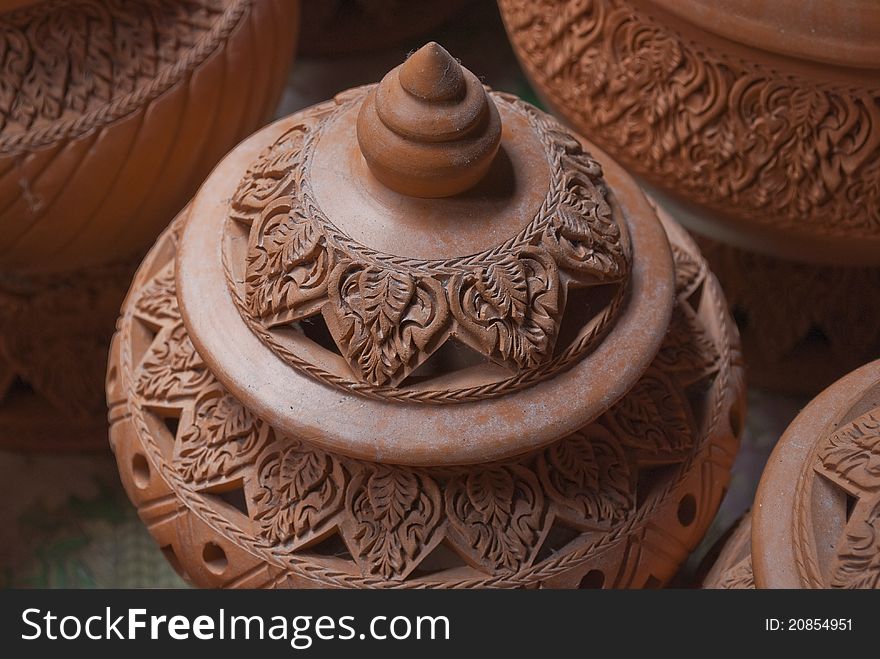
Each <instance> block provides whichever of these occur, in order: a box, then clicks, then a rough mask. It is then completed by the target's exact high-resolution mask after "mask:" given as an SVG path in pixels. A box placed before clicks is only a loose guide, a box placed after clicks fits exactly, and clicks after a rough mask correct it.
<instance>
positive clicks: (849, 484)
mask: <svg viewBox="0 0 880 659" xmlns="http://www.w3.org/2000/svg"><path fill="white" fill-rule="evenodd" d="M878 455H880V361H876V362H872V363H871V364H868V365H867V366H863V367H862V368H860V369H858V370H857V371H854V372H853V373H851V374H849V375H848V376H846V377H844V378H843V379H841V380H839V381H838V382H836V383H835V384H833V385H832V386H831V387H829V388H828V389H826V390H825V391H824V392H823V393H822V394H820V395H819V396H818V397H817V398H815V399H814V400H813V401H812V402H811V403H810V404H809V405H808V406H807V407H806V408H804V410H803V411H802V412H801V413H800V414H799V415H798V417H797V418H796V419H795V420H794V422H792V424H791V425H790V426H789V427H788V429H787V430H786V432H785V434H784V435H783V436H782V438H781V439H780V440H779V443H778V444H777V445H776V448H775V449H774V451H773V453H772V455H771V456H770V460H769V462H768V463H767V467H766V469H765V471H764V475H763V476H762V477H761V484H760V486H759V488H758V492H757V495H756V498H755V506H754V508H753V516H752V563H753V567H754V577H755V585H756V586H757V587H758V588H831V587H839V588H877V587H878V586H880V571H878V567H877V566H878V558H880V542H878V540H880V533H878V529H880V462H878Z"/></svg>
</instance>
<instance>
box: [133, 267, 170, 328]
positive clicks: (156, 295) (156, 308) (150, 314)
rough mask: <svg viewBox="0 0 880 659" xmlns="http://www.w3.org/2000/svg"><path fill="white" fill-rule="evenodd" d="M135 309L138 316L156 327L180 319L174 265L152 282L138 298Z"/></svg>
mask: <svg viewBox="0 0 880 659" xmlns="http://www.w3.org/2000/svg"><path fill="white" fill-rule="evenodd" d="M134 308H135V314H136V315H137V316H139V317H140V318H143V319H145V320H147V321H149V322H151V323H153V324H155V325H163V324H167V322H168V321H177V320H179V319H180V309H179V308H178V306H177V284H176V282H175V279H174V265H173V264H169V265H168V266H167V267H166V268H165V269H164V270H163V271H162V272H161V273H160V274H159V275H158V276H157V277H155V278H154V279H152V280H150V283H149V284H147V285H146V286H145V287H144V288H143V290H142V291H141V293H140V295H139V296H138V299H137V302H136V303H135V307H134Z"/></svg>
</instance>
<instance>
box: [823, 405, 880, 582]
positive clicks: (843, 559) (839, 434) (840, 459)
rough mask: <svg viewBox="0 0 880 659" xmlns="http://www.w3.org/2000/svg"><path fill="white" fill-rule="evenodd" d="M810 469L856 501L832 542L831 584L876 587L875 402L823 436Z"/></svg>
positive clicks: (879, 544) (879, 558) (879, 545)
mask: <svg viewBox="0 0 880 659" xmlns="http://www.w3.org/2000/svg"><path fill="white" fill-rule="evenodd" d="M815 469H816V471H817V472H818V473H820V474H822V475H823V476H825V477H827V478H829V479H830V480H832V481H834V482H835V483H837V484H838V485H840V486H841V487H842V488H843V489H844V490H846V491H847V493H849V494H850V495H852V496H855V497H857V499H858V501H857V502H856V504H855V505H854V506H853V509H852V511H851V513H850V514H849V517H848V519H847V521H846V526H845V528H844V530H843V533H842V535H841V537H840V538H839V540H838V541H837V544H836V547H837V555H836V558H835V560H834V563H833V564H832V566H831V568H830V574H831V586H832V587H834V588H880V407H878V408H875V409H872V410H870V411H868V412H866V413H864V414H862V415H861V416H859V417H858V418H856V419H854V420H852V421H850V422H849V423H847V424H846V425H845V426H843V427H842V428H840V429H839V430H837V431H836V432H834V433H832V434H831V435H829V436H828V437H827V438H825V439H824V440H822V442H821V443H820V445H819V447H818V450H817V452H816V464H815Z"/></svg>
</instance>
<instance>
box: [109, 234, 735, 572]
mask: <svg viewBox="0 0 880 659" xmlns="http://www.w3.org/2000/svg"><path fill="white" fill-rule="evenodd" d="M166 240H167V238H166ZM688 249H691V248H688ZM687 253H690V252H687ZM154 258H155V257H154ZM679 262H681V263H685V262H686V259H683V257H682V256H681V255H679V256H678V257H677V258H676V264H677V265H678V264H679ZM148 263H149V260H148ZM696 265H697V266H698V267H696V268H690V269H688V268H679V269H678V277H677V282H676V284H677V285H676V291H677V298H678V304H679V305H681V307H682V309H683V310H685V309H686V310H689V311H690V312H694V314H695V307H697V308H698V307H699V306H701V304H703V303H704V302H706V303H708V302H711V303H712V304H714V305H716V306H717V308H718V309H719V310H720V309H721V307H720V306H718V305H719V302H718V299H717V297H713V296H708V297H706V299H705V300H704V299H703V297H704V295H705V294H704V293H703V292H702V291H705V290H706V289H707V288H711V287H706V286H705V283H706V281H707V279H706V278H707V277H710V275H709V274H708V273H707V271H706V270H705V267H703V266H702V264H701V262H700V261H699V260H698V259H697V260H696ZM150 270H151V271H152V272H155V274H153V275H151V276H149V277H145V276H144V275H141V279H140V280H139V283H136V285H135V288H134V289H133V290H134V293H133V295H132V296H131V297H130V299H129V301H128V303H127V304H128V306H127V308H128V309H129V311H128V312H126V316H124V317H123V322H122V325H121V327H122V330H121V332H122V333H121V334H120V337H121V338H122V342H117V344H116V345H117V346H123V347H122V352H121V353H116V356H115V357H114V360H115V361H114V363H119V364H120V365H121V367H122V369H123V373H124V374H127V375H125V376H124V379H125V380H126V381H127V383H128V384H127V391H128V393H127V396H128V403H126V407H127V409H128V410H129V412H130V416H131V419H132V420H131V422H130V423H133V424H134V425H133V426H127V427H129V428H131V430H130V431H125V430H124V428H123V429H122V430H119V429H117V430H115V431H114V433H116V434H117V435H118V439H117V440H116V450H117V457H119V459H120V467H121V468H122V469H123V471H125V469H127V468H129V467H128V465H130V464H131V462H130V460H128V459H127V458H124V457H122V455H123V453H124V451H127V450H132V449H133V450H146V451H148V453H149V454H150V456H151V458H150V459H151V460H152V461H154V463H155V464H156V465H159V466H160V468H161V470H162V472H161V473H162V478H163V479H164V480H165V481H166V482H167V483H168V484H169V485H168V487H169V488H172V489H171V490H169V491H170V492H172V493H173V494H174V496H175V497H177V499H178V503H177V504H175V505H177V506H179V507H180V508H181V510H184V511H185V513H184V514H183V515H182V516H181V518H180V520H181V521H180V522H176V521H171V522H169V521H168V518H165V517H163V518H161V520H158V521H157V522H156V523H157V526H155V527H154V526H151V530H152V531H153V532H154V533H156V534H160V535H161V533H164V531H160V529H159V526H161V525H167V524H177V523H180V524H184V523H185V524H189V523H190V522H184V521H183V520H187V519H190V520H195V519H196V517H198V519H200V520H205V523H207V524H209V525H210V526H211V527H212V528H218V529H223V531H222V533H221V536H220V537H222V542H221V540H217V541H218V542H221V544H222V543H229V542H231V543H234V544H236V545H240V546H242V547H243V548H245V549H246V550H247V552H248V555H254V556H255V557H259V558H255V559H254V560H257V561H258V565H259V564H260V562H265V563H266V564H270V565H273V566H276V567H273V568H272V569H273V570H275V569H283V570H286V571H290V572H291V573H297V574H299V573H302V574H308V575H310V576H309V577H308V578H309V579H313V580H315V581H313V582H317V583H320V584H322V585H345V584H348V585H364V584H374V585H375V584H380V585H389V584H398V585H407V584H416V585H425V584H427V585H435V586H437V585H440V586H444V585H457V586H472V585H473V586H477V585H492V584H506V585H509V584H515V583H518V584H520V585H536V584H540V583H541V580H542V579H545V578H552V576H553V575H554V574H556V573H557V572H558V571H560V570H563V571H564V568H563V566H565V565H579V564H580V563H581V562H583V561H588V560H591V559H590V557H591V556H593V555H594V554H595V552H599V551H600V550H601V551H604V552H606V553H607V551H608V546H606V545H607V543H612V544H613V542H614V541H613V538H616V537H621V536H628V534H631V533H636V534H638V533H642V532H643V531H633V530H631V527H632V526H633V525H636V527H637V528H639V529H644V528H645V527H644V526H642V525H644V524H645V521H644V520H645V517H646V516H647V517H650V507H651V506H655V505H659V504H658V503H657V502H658V501H661V500H665V498H666V497H668V496H672V495H669V493H668V492H666V491H665V490H664V489H662V488H659V489H657V491H652V492H650V493H645V492H641V493H640V492H639V491H638V485H637V483H638V478H637V475H638V472H639V470H640V469H642V468H644V467H651V466H653V464H654V460H653V459H652V458H651V457H650V450H649V446H651V444H650V442H651V441H653V440H651V438H650V437H639V435H638V433H640V432H642V428H641V427H640V426H638V420H640V419H642V418H644V417H645V416H646V415H648V416H651V418H652V421H651V422H652V423H653V424H655V425H656V426H659V427H661V430H660V431H659V437H661V438H662V441H661V440H657V442H656V443H657V444H662V446H661V448H662V447H665V446H666V445H667V444H668V445H669V446H670V447H671V449H670V450H669V451H667V453H666V454H664V456H663V457H662V459H663V461H665V462H668V463H670V464H676V465H678V466H679V468H680V469H681V470H682V473H683V474H684V473H689V472H688V469H690V467H689V465H690V464H691V461H692V460H693V459H694V456H696V455H702V454H701V453H699V452H700V451H702V450H703V449H702V448H701V446H704V445H705V442H707V441H709V440H708V437H709V435H707V434H706V433H705V432H697V431H696V430H695V429H694V427H693V426H692V425H686V427H685V426H684V425H683V424H685V423H686V420H689V419H691V418H693V416H694V412H692V411H691V403H690V402H689V401H688V399H687V398H686V397H685V396H684V395H683V394H682V392H683V391H684V388H685V387H687V386H689V385H690V384H691V383H693V382H699V383H701V384H702V385H703V386H705V387H706V388H707V389H708V390H711V389H712V388H713V387H716V386H717V387H720V388H719V389H718V393H717V394H715V395H716V396H722V397H726V396H727V395H728V389H727V385H726V384H725V382H726V378H727V377H728V376H729V369H730V362H729V361H728V359H729V358H725V356H724V355H726V354H728V353H727V352H726V350H727V348H726V347H725V345H726V343H725V342H726V341H727V339H726V335H723V334H722V338H721V339H714V340H713V339H712V337H714V335H713V334H711V333H708V334H707V337H709V338H708V339H707V340H708V341H709V343H710V344H711V345H712V346H713V349H712V350H711V351H710V352H711V354H707V355H705V358H704V359H702V360H700V359H695V360H692V362H693V363H692V364H691V365H690V366H689V368H688V369H684V370H682V369H676V368H673V367H671V366H670V367H668V368H667V367H666V366H664V365H663V363H662V361H658V363H657V364H655V366H654V367H652V369H651V371H650V372H649V373H648V374H647V376H646V378H647V380H646V381H647V382H648V383H649V384H646V385H644V388H645V391H646V392H645V393H644V394H643V395H642V394H639V395H638V396H637V397H636V399H635V402H632V401H628V400H627V399H624V400H623V401H621V402H620V403H619V404H618V405H617V406H615V407H614V408H612V410H610V411H609V412H607V413H606V414H605V415H603V416H601V417H600V418H599V419H597V420H596V421H595V422H594V423H593V424H590V425H589V426H587V427H586V428H584V429H583V430H581V431H579V432H577V433H575V434H573V435H571V436H570V437H567V438H565V439H564V440H562V441H560V442H557V443H555V444H553V445H551V446H548V447H546V448H544V449H542V450H539V451H536V452H533V453H531V454H528V455H524V456H520V457H517V458H511V459H507V460H504V461H501V462H496V463H492V464H488V465H479V466H475V467H455V468H453V467H442V468H441V467H438V468H424V469H416V468H409V467H400V466H391V465H382V464H377V463H372V462H366V461H362V460H355V459H351V458H347V457H345V456H341V455H332V454H329V453H327V452H326V451H323V450H320V449H318V448H316V447H314V446H312V445H310V444H308V443H307V442H305V441H300V440H299V439H297V438H288V437H280V436H276V434H275V432H274V431H273V430H272V429H271V428H270V427H268V426H267V425H266V424H264V423H263V422H261V421H260V420H258V419H256V418H255V417H253V415H252V414H250V412H248V411H247V410H246V409H245V408H243V407H242V406H241V405H240V404H239V403H238V402H237V401H236V400H235V399H234V398H232V397H231V396H230V395H229V393H228V392H226V391H225V390H224V389H223V388H222V386H221V385H220V384H219V383H218V382H217V381H216V380H215V379H214V376H213V375H212V374H211V373H210V372H209V371H208V370H207V369H206V368H205V365H204V363H203V362H202V361H201V359H200V358H199V357H198V355H197V353H195V351H194V350H193V348H192V344H191V342H190V341H189V339H188V338H187V337H186V334H185V332H184V331H182V323H181V320H180V312H179V310H178V308H177V306H176V302H175V301H174V299H175V295H174V276H173V267H172V264H170V263H169V264H168V265H167V266H166V267H164V268H162V267H160V268H150ZM389 287H390V284H389ZM395 290H400V291H402V294H401V295H400V296H399V297H400V298H401V299H405V298H406V296H407V295H410V299H411V298H412V297H415V296H416V295H417V291H415V290H413V289H409V288H406V287H403V286H401V287H399V288H398V289H395ZM711 290H713V291H715V290H717V289H714V288H712V289H711ZM486 294H487V296H489V297H490V298H491V297H492V296H493V295H495V296H496V299H497V300H498V301H497V302H496V304H498V305H500V306H502V307H503V306H504V305H509V307H510V308H511V309H512V308H514V307H515V306H516V305H517V304H518V302H517V296H518V295H519V293H516V292H514V291H511V290H505V289H503V288H499V289H498V290H497V291H496V292H495V293H489V292H488V291H487V293H486ZM505 296H506V297H505ZM519 299H520V300H521V297H520V298H519ZM360 304H362V305H363V306H362V307H361V309H362V310H365V309H367V308H372V307H368V305H366V304H365V303H362V302H361V303H360ZM381 313H388V314H391V313H396V312H394V311H393V305H392V309H391V310H388V311H385V312H380V313H379V315H375V314H374V317H373V320H372V322H374V323H377V324H381V323H383V322H387V323H389V326H391V325H390V324H391V323H392V322H393V321H394V318H391V319H383V318H382V317H381ZM694 318H696V315H695V316H694ZM694 322H695V323H696V324H697V325H698V326H700V327H701V328H702V329H705V330H706V331H707V332H708V328H706V327H704V326H703V325H702V324H701V323H700V321H699V320H698V319H697V320H694ZM139 324H140V325H141V328H145V327H146V328H149V329H150V330H151V332H152V333H153V334H154V336H153V338H152V340H151V343H150V345H148V346H146V347H145V348H143V354H142V355H141V354H140V351H139V350H138V348H137V347H138V346H139V345H140V339H136V337H138V336H141V335H142V331H141V330H140V329H139V330H138V331H137V332H133V330H134V329H136V328H137V326H138V325H139ZM674 327H675V329H674V330H673V331H674V332H678V331H690V326H689V325H687V324H678V325H676V326H674ZM126 337H128V338H126ZM132 339H136V340H132ZM685 343H687V342H686V340H683V339H682V338H681V337H671V336H670V337H669V338H668V339H667V342H666V344H665V345H664V348H668V347H669V346H680V345H683V344H685ZM125 345H131V346H132V348H134V352H130V353H129V352H127V349H126V348H125V347H124V346H125ZM120 357H121V361H119V360H120ZM126 364H127V365H126ZM163 364H165V365H166V366H163ZM172 364H173V366H172ZM699 364H702V365H703V370H702V372H701V373H700V374H697V373H696V372H695V370H694V369H696V368H698V365H699ZM719 378H722V380H721V381H720V382H719ZM741 393H742V392H741V391H740V392H739V393H738V394H737V396H736V397H738V396H739V395H741ZM724 399H726V398H722V399H721V400H724ZM711 400H718V399H714V398H712V397H708V398H707V399H706V401H705V403H700V405H707V406H708V405H710V401H711ZM711 404H712V405H713V406H717V405H718V403H717V402H716V403H711ZM675 405H680V406H684V407H685V408H686V410H687V411H686V412H682V411H681V410H676V409H675ZM641 406H647V408H648V411H647V412H645V411H643V410H641V409H640V407H641ZM174 410H177V414H179V417H180V424H179V429H178V431H177V433H176V436H175V437H174V449H173V459H172V460H169V459H167V458H164V457H163V455H167V453H165V452H166V451H167V450H168V449H167V447H163V445H162V444H161V442H159V440H157V439H156V438H155V437H152V436H151V434H150V431H149V430H148V426H147V425H144V424H145V423H146V421H147V420H148V418H149V417H150V415H153V416H155V415H157V414H160V413H161V414H166V415H167V414H169V413H172V412H173V411H174ZM723 416H726V413H725V414H723ZM139 419H141V420H140V421H139ZM120 423H123V422H120ZM125 423H129V421H125ZM688 423H689V422H688ZM624 426H625V428H626V429H625V430H623V429H622V428H624ZM707 432H708V431H707ZM713 432H716V431H713ZM120 433H121V434H120ZM126 433H134V434H126ZM681 433H683V434H682V436H681V437H679V436H678V434H681ZM646 441H648V442H649V443H647V444H646V443H645V442H646ZM713 441H716V440H713ZM717 441H722V442H723V443H725V445H726V444H728V443H731V442H733V441H735V440H734V439H733V438H732V437H730V436H729V435H724V436H723V438H720V439H718V440H717ZM137 447H143V448H137ZM725 450H727V451H730V447H729V446H728V447H727V449H725ZM731 455H732V452H731ZM727 468H729V465H728V466H727V467H726V468H725V469H727ZM724 473H726V471H725V472H724ZM681 477H682V478H683V476H681ZM723 480H724V479H723V478H721V477H720V476H719V475H718V474H715V475H713V476H712V483H713V485H712V487H713V488H715V490H718V491H717V492H716V495H717V496H716V498H715V499H713V501H714V503H712V504H711V505H712V506H714V505H716V504H717V498H718V497H720V487H721V483H722V481H723ZM236 487H240V488H241V490H242V491H243V494H244V496H245V499H246V509H245V510H243V511H242V512H244V514H246V515H247V517H248V518H249V519H247V522H248V526H242V521H241V515H239V514H237V513H236V514H235V515H233V514H232V513H230V512H229V510H228V506H219V505H218V504H216V503H215V499H213V498H209V497H208V496H207V495H206V494H204V493H213V492H218V491H228V490H229V488H236ZM670 487H671V486H670ZM713 491H714V490H713ZM129 493H130V495H131V496H132V497H133V499H134V500H135V501H138V502H141V506H142V507H141V511H142V514H143V515H146V517H145V519H147V518H151V516H152V515H153V514H154V513H153V510H154V509H153V508H152V507H151V506H152V504H151V503H149V499H144V498H143V497H144V494H143V492H142V491H141V490H137V489H134V490H132V489H130V490H129ZM637 494H642V495H646V496H637ZM648 494H650V496H647V495H648ZM679 496H680V495H675V496H673V499H674V500H675V504H676V505H677V499H678V497H679ZM670 500H672V499H670ZM639 501H643V502H642V503H638V502H639ZM163 505H164V504H163ZM646 506H647V508H645V507H646ZM156 510H159V509H158V508H156ZM709 517H711V515H709ZM175 519H176V518H175ZM560 521H562V522H564V526H567V527H570V528H571V529H572V531H571V533H573V534H575V536H576V537H575V538H574V540H570V541H566V543H565V544H564V545H563V546H561V547H555V548H554V549H552V550H551V551H550V552H549V556H550V558H539V556H541V551H542V546H543V544H544V542H545V539H546V538H549V537H550V535H551V531H552V530H553V529H554V528H555V526H556V525H558V524H559V523H560ZM707 521H708V518H707ZM192 523H195V522H192ZM199 523H200V524H201V523H202V522H199ZM175 528H176V527H175ZM181 528H183V527H181ZM186 528H189V526H187V527H186ZM574 529H577V531H575V530H574ZM181 532H184V531H174V533H181ZM185 532H186V533H189V531H185ZM334 536H338V537H339V539H340V540H341V543H342V544H341V545H338V546H342V547H345V548H346V550H341V549H340V550H336V551H335V553H333V554H332V555H327V554H315V553H314V552H316V551H319V550H320V545H321V543H323V542H324V541H326V540H329V539H332V538H333V537H334ZM157 537H158V536H157ZM161 537H163V538H165V540H161V542H163V543H167V542H172V543H173V542H174V541H173V539H172V540H168V536H161ZM633 537H635V536H633ZM441 545H443V546H445V547H446V549H448V550H452V552H453V553H454V554H457V555H458V556H459V557H460V558H461V565H460V566H459V567H455V568H453V569H451V570H450V569H449V568H444V567H443V565H441V566H440V567H438V568H432V569H430V570H428V571H427V573H424V570H425V569H426V568H425V567H424V566H425V565H426V564H427V562H428V561H427V559H428V557H429V556H433V552H434V550H435V549H438V548H440V547H441ZM615 551H624V549H623V547H622V546H621V547H620V548H619V549H618V550H615ZM683 551H684V550H683ZM349 553H350V556H349V555H348V554H349ZM185 557H188V555H186V556H185ZM188 558H192V557H188ZM682 558H683V555H682ZM663 560H670V559H668V558H664V559H663ZM674 569H675V566H674V565H672V564H670V566H669V570H668V571H669V574H670V575H671V573H672V571H674ZM432 570H433V571H432ZM444 573H450V574H452V573H455V574H457V575H459V576H456V577H455V578H454V580H453V581H444V579H445V578H446V577H444V576H443V574H444ZM461 575H464V576H461ZM242 578H244V577H242ZM266 578H269V577H266ZM578 578H580V577H578ZM223 579H224V580H226V579H227V577H223ZM223 583H226V581H224V582H223ZM242 583H244V582H242ZM276 583H277V582H276ZM575 583H576V582H575Z"/></svg>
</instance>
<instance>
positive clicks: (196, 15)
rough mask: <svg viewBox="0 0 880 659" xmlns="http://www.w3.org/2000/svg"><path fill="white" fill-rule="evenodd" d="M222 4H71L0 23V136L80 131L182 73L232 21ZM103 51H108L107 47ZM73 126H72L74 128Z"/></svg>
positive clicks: (92, 0)
mask: <svg viewBox="0 0 880 659" xmlns="http://www.w3.org/2000/svg"><path fill="white" fill-rule="evenodd" d="M231 4H234V3H230V2H228V0H184V1H182V2H181V1H178V0H156V1H152V2H137V3H132V2H125V1H124V0H71V1H69V2H64V3H55V4H53V5H40V4H37V5H35V6H34V7H27V8H23V9H19V10H16V11H11V12H6V13H4V14H3V15H2V17H0V70H2V72H3V75H2V76H0V130H2V131H3V133H4V134H5V135H9V134H21V133H24V132H27V131H30V130H33V129H35V128H40V127H45V126H48V125H51V124H53V123H56V122H63V121H70V122H71V123H73V122H76V124H84V123H87V121H84V120H83V115H88V114H90V113H98V112H99V111H104V112H106V111H107V109H108V107H110V111H111V114H112V112H113V110H114V109H115V108H113V107H112V106H111V104H113V103H118V102H123V101H125V100H126V98H127V97H128V96H130V95H131V94H132V93H134V92H135V91H137V90H141V92H142V93H143V90H145V89H152V88H154V87H157V86H159V85H157V80H159V81H162V79H163V77H169V76H173V75H174V73H175V71H178V70H183V69H182V67H181V61H182V60H184V59H187V58H188V57H192V56H194V55H196V54H197V53H196V52H195V51H196V50H197V49H198V48H199V47H205V46H207V50H208V52H210V51H211V50H212V47H211V46H210V44H208V43H206V42H207V41H216V35H217V34H219V33H225V32H226V31H228V30H229V29H230V28H231V27H232V26H234V25H235V24H236V22H237V19H238V17H239V16H240V15H241V9H242V7H243V6H245V3H239V5H240V6H239V7H234V6H233V10H232V11H230V12H229V15H228V16H227V17H226V20H220V19H221V18H222V17H223V14H224V12H225V11H228V9H229V7H230V5H231ZM108 46H110V48H108ZM74 125H75V124H74Z"/></svg>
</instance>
